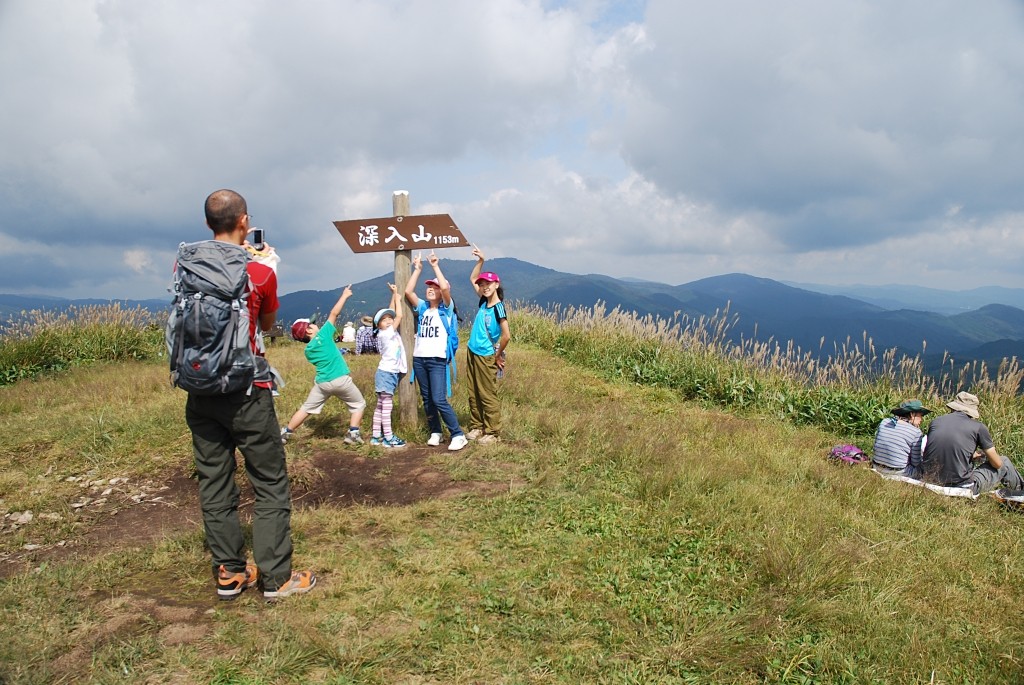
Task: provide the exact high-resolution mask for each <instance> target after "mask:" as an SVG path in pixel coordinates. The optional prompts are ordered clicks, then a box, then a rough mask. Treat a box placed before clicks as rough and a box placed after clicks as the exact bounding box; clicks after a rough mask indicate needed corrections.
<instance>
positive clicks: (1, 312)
mask: <svg viewBox="0 0 1024 685" xmlns="http://www.w3.org/2000/svg"><path fill="white" fill-rule="evenodd" d="M114 302H119V303H120V304H121V306H122V307H125V308H126V309H134V308H135V307H142V308H143V309H148V310H149V311H151V312H152V311H161V310H164V309H166V308H167V306H168V305H169V304H170V302H171V298H170V296H168V297H167V299H165V300H129V299H114V300H103V299H97V298H89V299H81V300H73V299H67V298H62V297H51V296H49V295H0V321H4V320H8V319H12V318H17V317H19V316H21V313H22V312H30V311H33V310H37V309H38V310H42V311H58V312H62V311H66V310H67V309H68V307H71V306H75V307H85V306H89V305H107V304H111V303H114Z"/></svg>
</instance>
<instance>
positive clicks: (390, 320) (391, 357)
mask: <svg viewBox="0 0 1024 685" xmlns="http://www.w3.org/2000/svg"><path fill="white" fill-rule="evenodd" d="M388 287H389V288H390V289H391V306H390V307H389V308H386V309H381V310H380V311H378V312H377V314H376V315H375V316H374V317H373V335H374V336H375V337H376V338H377V346H378V347H379V348H380V363H379V364H378V365H377V373H376V374H375V375H374V378H373V384H374V390H376V392H377V407H376V409H374V410H373V437H372V438H370V444H371V445H382V446H384V447H391V448H396V447H405V440H402V439H401V438H400V437H398V436H397V435H395V434H394V433H393V432H392V430H391V411H392V409H393V408H394V396H395V390H396V389H397V388H398V381H399V379H400V378H401V377H402V376H403V375H405V374H406V373H408V372H409V362H408V361H407V360H406V358H405V345H403V344H402V335H401V334H400V333H399V332H398V325H399V324H400V323H401V322H402V310H401V308H400V307H399V304H400V303H399V300H398V289H397V288H396V287H395V285H394V284H393V283H388Z"/></svg>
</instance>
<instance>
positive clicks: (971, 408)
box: [946, 392, 981, 419]
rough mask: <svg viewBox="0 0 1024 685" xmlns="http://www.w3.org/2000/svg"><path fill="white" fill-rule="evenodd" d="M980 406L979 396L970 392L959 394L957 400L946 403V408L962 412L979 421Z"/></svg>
mask: <svg viewBox="0 0 1024 685" xmlns="http://www.w3.org/2000/svg"><path fill="white" fill-rule="evenodd" d="M979 404H980V403H979V402H978V397H977V395H972V394H971V393H969V392H958V393H957V394H956V398H955V399H953V400H952V401H950V402H946V406H947V407H949V408H950V409H952V410H953V411H962V412H963V413H965V414H967V415H968V416H970V417H971V418H972V419H977V418H978V417H979V416H981V414H979V413H978V405H979Z"/></svg>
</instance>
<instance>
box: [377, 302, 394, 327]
mask: <svg viewBox="0 0 1024 685" xmlns="http://www.w3.org/2000/svg"><path fill="white" fill-rule="evenodd" d="M389 315H390V316H391V318H392V319H393V318H395V310H394V309H388V308H387V307H385V308H384V309H380V310H378V311H377V313H376V314H374V315H373V327H374V328H376V327H377V326H378V325H379V324H380V320H381V319H383V318H384V317H385V316H389Z"/></svg>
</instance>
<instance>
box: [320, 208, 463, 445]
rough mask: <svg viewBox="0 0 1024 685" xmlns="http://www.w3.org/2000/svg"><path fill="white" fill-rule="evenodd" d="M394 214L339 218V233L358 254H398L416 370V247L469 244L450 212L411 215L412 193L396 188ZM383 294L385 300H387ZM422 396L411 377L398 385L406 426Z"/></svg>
mask: <svg viewBox="0 0 1024 685" xmlns="http://www.w3.org/2000/svg"><path fill="white" fill-rule="evenodd" d="M391 203H392V208H393V210H394V216H390V217H383V218H380V219H352V220H350V221H335V222H334V226H335V228H337V229H338V233H340V234H341V237H342V238H344V239H345V242H346V243H348V246H349V248H351V250H352V252H354V253H356V254H362V253H364V252H394V253H395V287H396V288H397V289H398V294H399V296H400V297H401V304H400V305H399V306H400V307H402V323H401V324H400V325H399V327H398V328H399V333H400V334H401V336H402V345H403V346H404V347H405V356H406V361H408V363H409V371H410V373H411V372H412V347H413V343H414V342H415V338H416V329H415V321H414V319H413V311H412V308H411V307H409V303H408V302H407V301H406V299H405V287H406V285H407V284H408V283H409V272H410V270H411V269H410V266H411V264H412V251H413V250H437V249H439V248H444V247H469V246H470V243H469V241H468V240H466V238H465V237H464V236H463V235H462V231H460V230H459V227H458V226H456V225H455V222H454V221H452V218H451V217H450V216H448V215H447V214H424V215H421V216H409V193H408V191H405V190H396V191H395V192H394V194H393V195H392V198H391ZM383 295H384V294H383V293H381V300H382V301H383V299H384V297H383ZM418 407H419V399H418V397H417V394H416V392H415V389H414V388H413V385H412V383H409V382H408V376H406V377H404V378H402V381H401V382H400V383H399V384H398V408H399V419H400V421H401V423H402V425H403V426H405V427H406V428H408V429H414V428H416V427H417V425H418V424H419V413H418Z"/></svg>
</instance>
